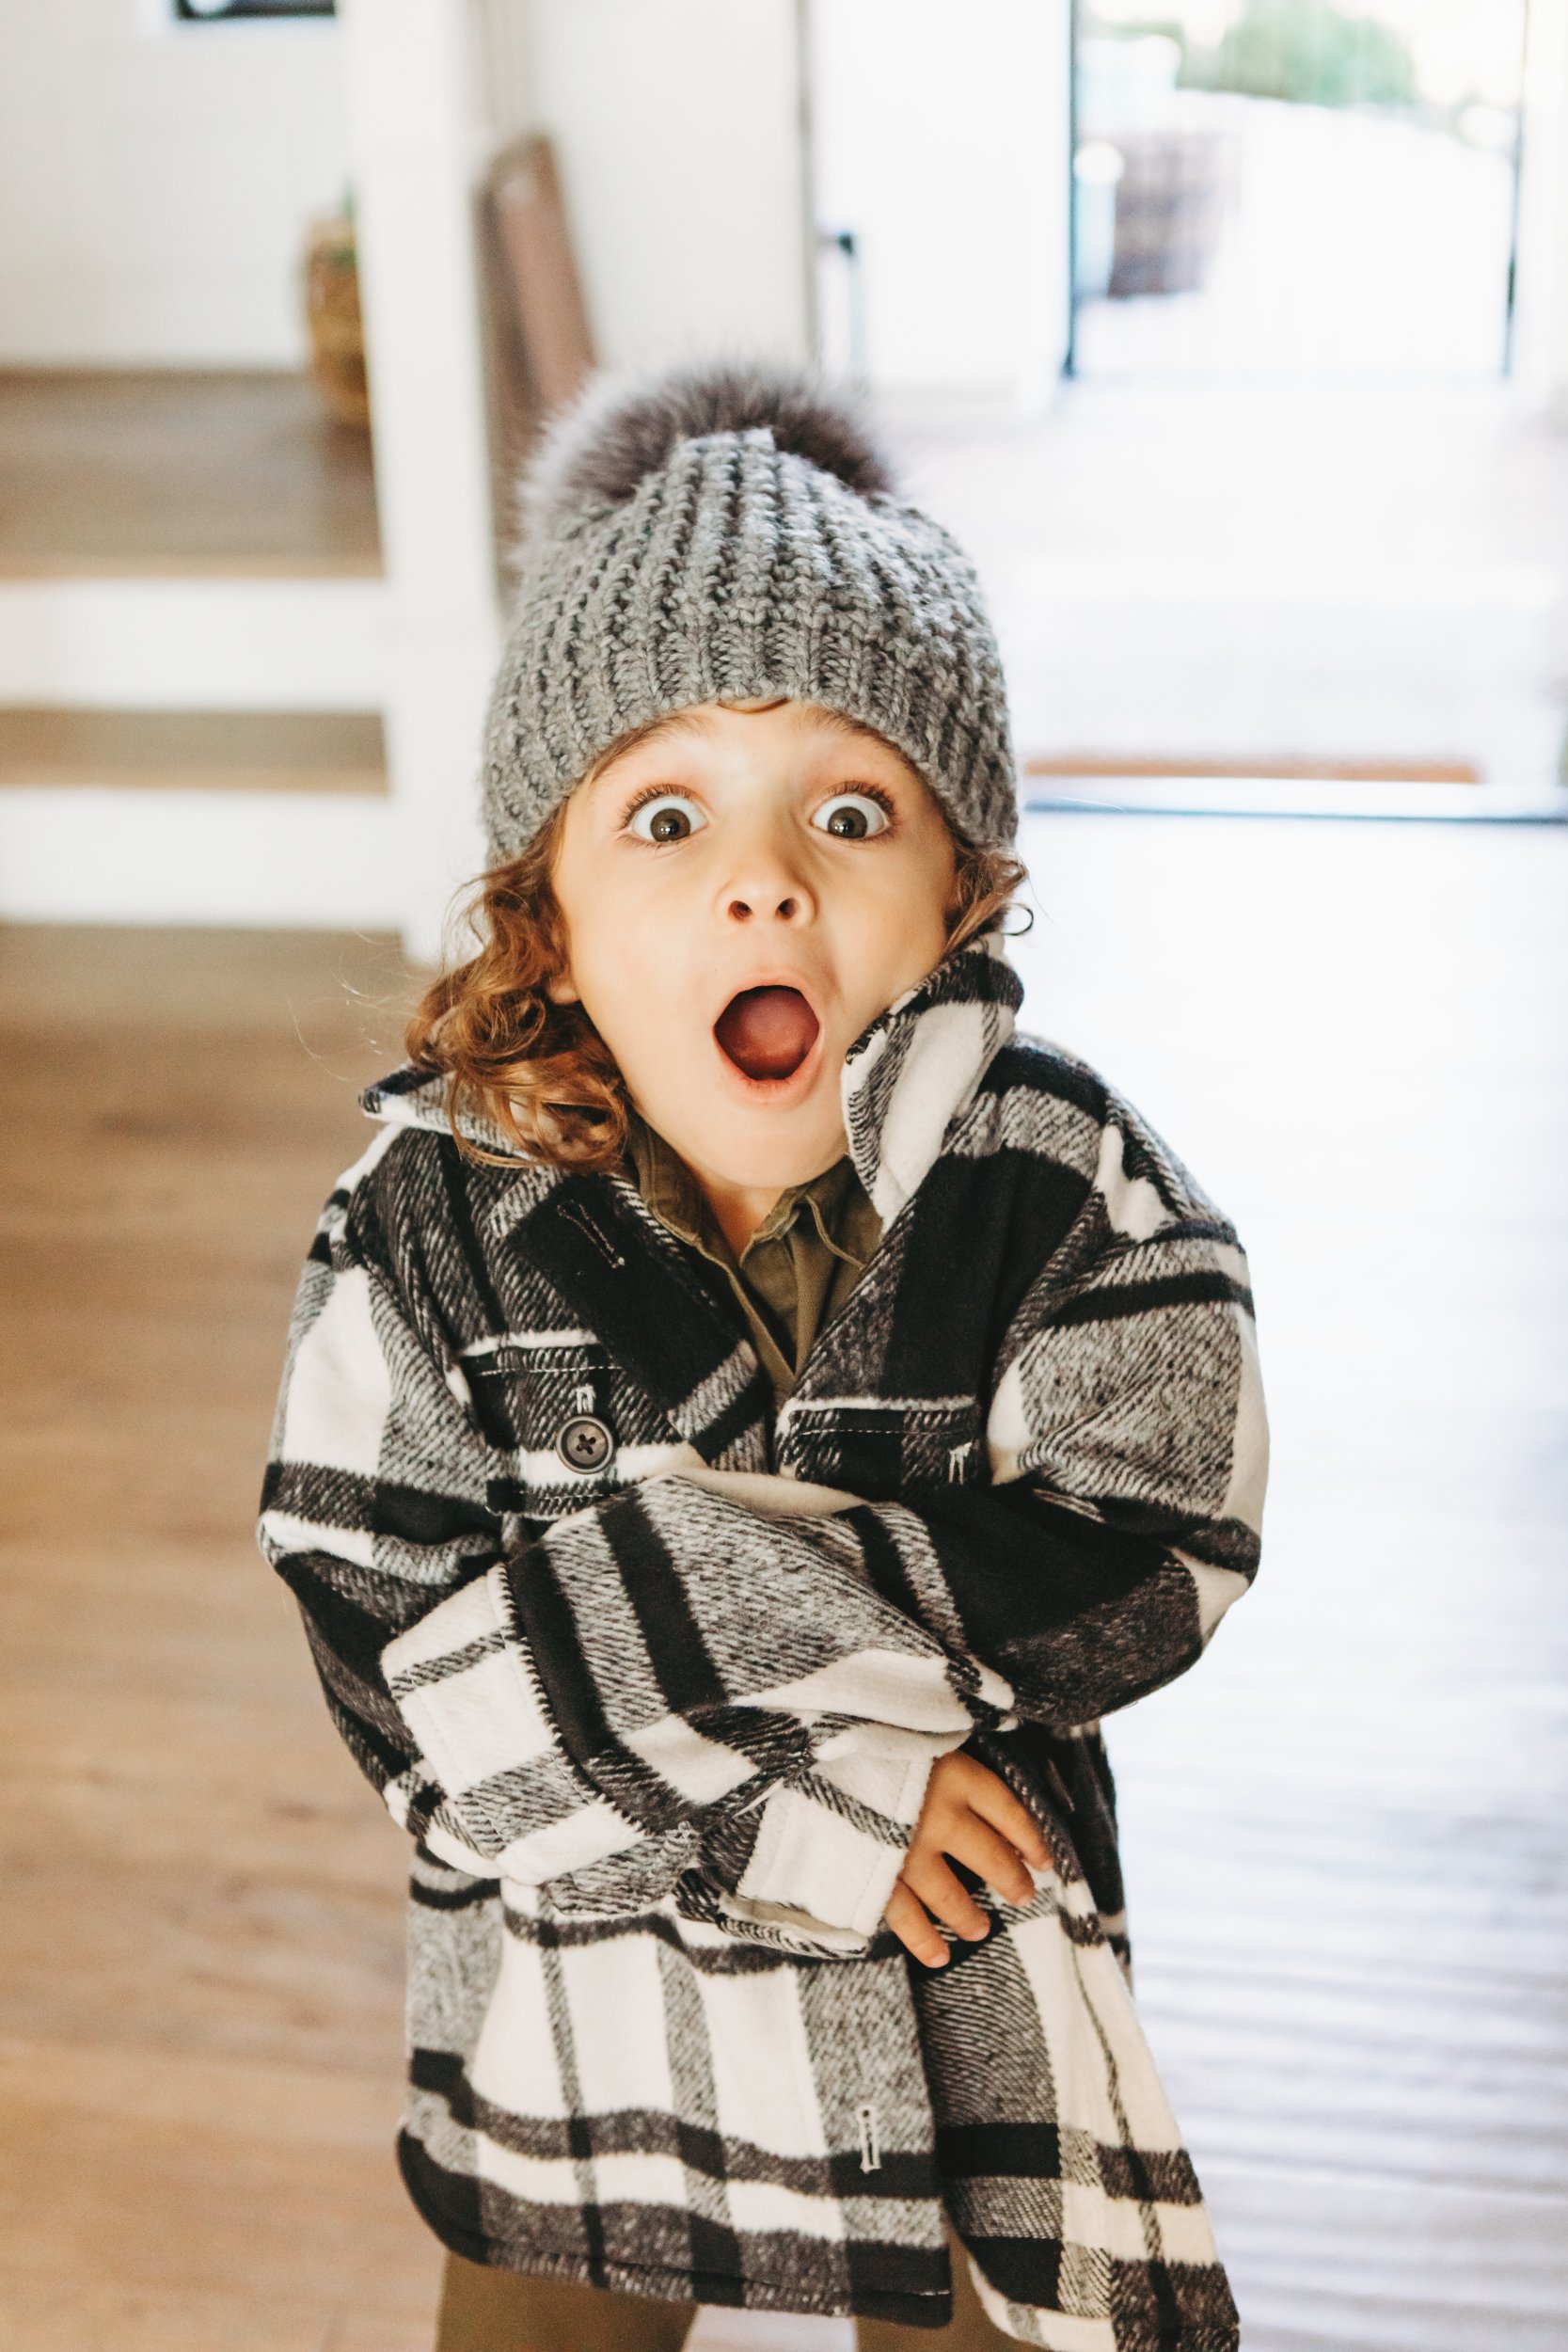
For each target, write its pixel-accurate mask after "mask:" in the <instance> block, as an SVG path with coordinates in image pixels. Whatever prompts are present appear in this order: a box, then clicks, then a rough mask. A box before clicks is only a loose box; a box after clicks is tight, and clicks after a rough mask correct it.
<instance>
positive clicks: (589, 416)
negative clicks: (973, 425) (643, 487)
mask: <svg viewBox="0 0 1568 2352" xmlns="http://www.w3.org/2000/svg"><path fill="white" fill-rule="evenodd" d="M759 429H762V430H766V431H767V432H768V433H770V434H771V435H772V437H773V443H774V447H775V448H777V449H780V450H783V451H785V452H787V453H789V454H791V455H793V456H797V457H804V458H805V459H807V460H808V462H809V463H810V464H812V465H814V466H816V467H817V468H818V469H819V470H820V471H821V472H823V473H828V474H834V475H836V476H837V478H838V480H839V481H840V482H842V483H843V484H844V485H846V487H847V488H848V489H851V490H854V491H857V492H858V493H859V494H860V496H861V497H862V498H869V497H871V496H873V495H874V494H875V493H877V492H883V493H888V494H892V493H893V492H895V489H896V484H895V478H894V472H893V468H892V466H891V464H890V463H889V461H888V458H887V456H886V454H885V453H884V452H883V451H882V450H881V449H880V448H879V446H878V443H877V439H876V436H875V434H874V432H873V430H872V427H871V425H870V422H869V421H868V419H867V417H866V415H865V412H864V409H863V405H862V404H861V402H860V401H859V400H858V399H857V398H856V396H855V394H854V393H853V392H851V391H849V390H847V389H840V388H839V387H837V386H829V385H827V384H824V383H823V382H821V381H820V379H818V378H817V377H815V376H812V375H808V374H806V373H804V372H803V371H800V370H794V369H788V368H771V367H761V366H756V365H749V364H747V363H746V362H744V361H740V360H735V361H726V362H721V363H719V364H715V365H709V366H706V367H690V368H681V369H675V370H673V371H672V372H671V373H668V374H666V375H662V376H657V377H655V378H654V379H653V380H652V381H650V380H649V379H648V378H647V377H646V376H640V377H639V376H625V377H618V376H610V377H607V378H605V379H602V380H601V381H599V382H597V383H595V384H593V385H591V386H590V387H589V389H587V391H585V392H584V393H582V394H581V395H580V396H579V397H578V399H577V400H576V401H575V402H574V403H573V404H572V405H571V406H570V407H568V408H565V409H563V410H562V412H561V413H560V415H559V416H558V417H557V418H556V420H555V421H554V422H553V423H552V425H551V426H550V427H549V429H548V431H547V432H546V437H545V439H544V442H543V444H542V446H541V448H540V450H539V453H538V454H537V456H536V457H535V458H534V461H533V463H532V465H531V467H530V469H528V471H527V473H526V474H525V475H524V477H523V483H522V489H521V497H520V501H519V502H520V507H521V513H522V519H523V524H524V528H525V530H526V532H528V533H529V535H530V536H531V535H532V534H533V533H534V532H549V531H555V530H560V529H561V528H562V525H563V524H565V523H567V522H569V521H570V520H571V518H572V516H574V515H575V514H577V513H578V510H579V509H580V508H582V507H585V506H590V505H610V506H619V505H622V504H624V503H625V501H626V500H627V499H629V498H631V497H632V496H633V494H634V493H635V492H636V490H637V488H638V486H639V485H640V484H641V483H642V482H644V481H646V479H647V477H648V476H649V475H650V474H653V473H657V472H658V471H659V469H661V468H662V467H663V466H664V465H665V464H666V462H667V461H668V459H669V458H670V456H671V454H672V453H673V451H674V450H675V449H676V448H677V447H678V446H679V444H680V443H681V442H682V441H692V440H702V439H705V438H706V437H708V436H709V435H711V434H715V433H751V432H756V431H757V430H759Z"/></svg>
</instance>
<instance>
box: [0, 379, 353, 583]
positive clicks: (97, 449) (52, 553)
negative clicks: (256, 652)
mask: <svg viewBox="0 0 1568 2352" xmlns="http://www.w3.org/2000/svg"><path fill="white" fill-rule="evenodd" d="M380 569H381V546H380V540H379V537H378V535H377V529H376V517H375V489H374V484H373V481H372V472H371V448H370V437H369V436H368V435H367V434H364V433H359V432H356V431H355V430H354V429H353V428H352V427H351V426H347V425H341V424H336V423H334V422H333V421H332V420H331V418H330V417H328V415H327V413H326V411H325V408H324V406H323V405H322V400H321V395H320V394H319V392H318V391H317V390H316V388H315V386H314V385H313V384H312V383H311V382H310V380H309V377H307V376H303V375H292V374H282V373H277V374H268V373H250V372H247V373H235V374H225V373H205V372H204V373H185V372H180V371H158V372H156V373H153V372H150V371H147V372H138V371H135V370H126V371H124V372H114V373H107V372H104V371H101V370H96V371H93V372H90V373H87V372H83V373H71V372H69V371H59V370H50V369H25V370H21V369H18V370H5V371H0V578H7V577H13V578H14V577H19V576H20V577H28V576H53V575H57V574H68V573H83V572H86V573H92V574H94V575H96V576H98V577H103V576H104V575H114V574H128V575H143V574H146V575H150V576H152V577H157V576H160V575H165V574H177V575H180V576H182V577H189V576H191V575H193V574H196V575H200V574H202V573H212V574H214V575H216V574H222V575H240V576H245V577H267V576H270V575H274V574H277V575H279V576H288V577H293V578H298V577H301V576H303V577H308V578H309V577H313V576H326V577H340V576H345V575H347V576H360V575H364V574H367V573H375V572H379V570H380Z"/></svg>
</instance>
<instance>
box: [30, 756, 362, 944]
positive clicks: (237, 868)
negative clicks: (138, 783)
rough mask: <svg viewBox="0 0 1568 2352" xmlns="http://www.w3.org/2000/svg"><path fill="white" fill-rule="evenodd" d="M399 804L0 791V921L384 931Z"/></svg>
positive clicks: (341, 798) (340, 796)
mask: <svg viewBox="0 0 1568 2352" xmlns="http://www.w3.org/2000/svg"><path fill="white" fill-rule="evenodd" d="M402 864H403V860H402V856H401V849H400V840H399V832H398V826H397V819H396V813H395V811H394V808H393V806H392V803H390V802H388V801H383V800H376V799H374V798H372V797H371V796H369V795H366V794H363V793H346V792H345V793H328V792H319V793H301V794H299V795H298V796H297V797H296V796H293V795H291V794H288V793H281V792H161V791H135V790H130V791H119V790H106V789H104V790H100V789H97V788H95V787H82V788H80V789H73V788H49V789H38V790H35V789H29V788H27V787H18V788H16V789H14V790H0V920H5V921H8V922H21V923H192V924H223V925H238V926H244V927H246V928H268V929H270V928H273V927H280V928H287V929H299V930H396V929H397V928H398V926H399V924H400V922H401V921H402V919H403V914H404V904H403V901H404V895H405V894H404V890H403V888H402V881H403V876H402Z"/></svg>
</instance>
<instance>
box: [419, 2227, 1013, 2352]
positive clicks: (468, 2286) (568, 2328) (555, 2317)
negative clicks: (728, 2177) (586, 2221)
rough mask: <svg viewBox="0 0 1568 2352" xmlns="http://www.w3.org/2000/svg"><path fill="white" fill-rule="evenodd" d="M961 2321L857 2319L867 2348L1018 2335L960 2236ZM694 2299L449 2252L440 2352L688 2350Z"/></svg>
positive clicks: (936, 2345) (987, 2348) (986, 2349)
mask: <svg viewBox="0 0 1568 2352" xmlns="http://www.w3.org/2000/svg"><path fill="white" fill-rule="evenodd" d="M949 2235H950V2243H951V2244H952V2253H953V2319H952V2324H951V2326H950V2327H946V2328H906V2327H904V2326H903V2325H902V2324H901V2323H900V2322H898V2321H895V2320H890V2319H858V2320H856V2322H855V2343H856V2345H857V2347H858V2352H998V2347H1007V2346H1012V2352H1017V2347H1016V2345H1013V2339H1012V2338H1011V2336H1005V2335H1003V2333H1002V2332H1001V2330H1000V2328H993V2327H992V2326H991V2323H990V2320H989V2319H988V2318H987V2317H986V2314H985V2312H984V2311H983V2310H982V2309H981V2307H980V2301H979V2297H978V2296H976V2294H975V2292H974V2283H973V2281H972V2280H971V2279H970V2276H969V2265H968V2263H967V2261H966V2260H965V2257H964V2254H963V2251H962V2249H961V2248H960V2247H959V2246H958V2244H957V2242H956V2241H953V2240H952V2239H951V2233H949ZM696 2319H697V2306H696V2305H695V2304H694V2303H662V2302H659V2301H657V2300H656V2299H655V2298H654V2297H653V2296H642V2295H612V2294H610V2292H609V2291H608V2289H606V2288H604V2287H585V2286H579V2285H578V2283H577V2281H576V2280H570V2279H536V2278H531V2277H527V2276H525V2275H524V2274H523V2273H522V2272H520V2271H515V2270H487V2269H484V2268H482V2267H481V2265H479V2264H477V2263H471V2262H466V2261H465V2260H464V2258H463V2256H462V2255H461V2254H451V2253H449V2254H448V2256H447V2265H446V2269H445V2271H444V2273H443V2274H442V2280H441V2316H440V2319H439V2322H438V2323H437V2327H436V2352H680V2346H681V2345H682V2344H684V2343H685V2342H686V2339H687V2336H688V2334H689V2332H690V2330H691V2328H693V2327H694V2326H695V2324H696Z"/></svg>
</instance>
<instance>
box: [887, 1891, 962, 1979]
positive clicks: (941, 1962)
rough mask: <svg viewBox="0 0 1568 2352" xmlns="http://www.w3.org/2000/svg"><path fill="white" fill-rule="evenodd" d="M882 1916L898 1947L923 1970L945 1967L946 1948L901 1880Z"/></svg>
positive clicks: (924, 1910) (925, 1912)
mask: <svg viewBox="0 0 1568 2352" xmlns="http://www.w3.org/2000/svg"><path fill="white" fill-rule="evenodd" d="M883 1917H884V1918H885V1919H886V1921H887V1923H888V1926H889V1927H890V1928H891V1929H892V1930H893V1932H894V1934H895V1936H896V1937H897V1938H898V1941H899V1942H900V1944H902V1945H903V1946H904V1947H905V1949H906V1950H907V1951H911V1952H912V1953H913V1954H914V1957H915V1959H916V1960H923V1961H924V1962H925V1963H926V1965H927V1968H941V1967H943V1966H945V1964H946V1961H947V1946H946V1945H945V1944H944V1943H943V1941H942V1937H941V1936H940V1935H939V1934H938V1933H937V1931H936V1929H935V1928H934V1927H933V1926H932V1925H931V1920H930V1916H929V1914H928V1913H927V1910H926V1907H925V1905H924V1904H923V1903H922V1902H920V1901H919V1900H917V1899H916V1898H915V1896H914V1895H913V1894H911V1891H910V1889H909V1888H908V1887H907V1886H906V1885H905V1884H904V1882H903V1880H902V1879H900V1880H899V1881H898V1882H897V1883H896V1885H895V1887H894V1890H893V1892H892V1894H891V1895H890V1896H889V1897H888V1905H887V1909H886V1911H885V1912H884V1913H883Z"/></svg>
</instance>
